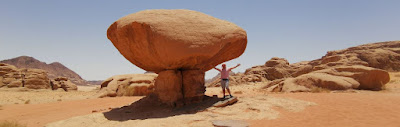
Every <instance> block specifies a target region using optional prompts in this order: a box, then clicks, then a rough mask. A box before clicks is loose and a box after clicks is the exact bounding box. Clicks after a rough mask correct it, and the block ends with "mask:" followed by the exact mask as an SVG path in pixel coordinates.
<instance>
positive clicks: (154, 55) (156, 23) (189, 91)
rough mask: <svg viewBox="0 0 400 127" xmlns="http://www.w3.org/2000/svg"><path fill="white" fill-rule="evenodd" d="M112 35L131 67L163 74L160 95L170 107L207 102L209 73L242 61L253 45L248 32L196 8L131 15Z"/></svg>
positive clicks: (115, 25)
mask: <svg viewBox="0 0 400 127" xmlns="http://www.w3.org/2000/svg"><path fill="white" fill-rule="evenodd" d="M107 37H108V39H110V40H111V42H112V43H113V44H114V46H115V47H116V48H117V49H118V51H119V52H120V53H121V54H122V55H123V56H124V57H125V58H126V59H128V60H129V61H130V62H131V63H133V64H135V65H136V66H138V67H140V68H142V69H144V70H146V71H151V72H155V73H157V74H159V75H158V78H157V80H156V83H155V92H156V94H157V95H158V97H159V99H160V101H161V102H163V103H166V104H168V105H180V103H182V101H185V102H183V103H192V101H196V100H202V99H201V98H202V97H203V96H204V89H205V88H204V73H205V71H207V70H209V69H211V68H213V67H215V66H216V65H218V64H220V63H222V62H225V61H228V60H231V59H234V58H237V57H239V56H240V55H241V54H242V53H243V52H244V50H245V49H246V45H247V34H246V31H244V30H243V29H242V28H240V27H238V26H236V25H235V24H233V23H230V22H228V21H224V20H220V19H217V18H214V17H212V16H209V15H206V14H203V13H200V12H196V11H191V10H145V11H140V12H137V13H134V14H130V15H128V16H125V17H122V18H120V19H118V20H117V21H116V22H114V23H113V24H112V25H111V26H110V27H109V28H108V30H107ZM193 74H195V75H193ZM201 79H202V80H201Z"/></svg>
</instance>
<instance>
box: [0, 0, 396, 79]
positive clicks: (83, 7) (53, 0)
mask: <svg viewBox="0 0 400 127" xmlns="http://www.w3.org/2000/svg"><path fill="white" fill-rule="evenodd" d="M146 9H190V10H196V11H200V12H203V13H206V14H208V15H211V16H214V17H217V18H220V19H223V20H228V21H230V22H233V23H235V24H237V25H239V26H240V27H242V28H243V29H245V30H246V31H247V35H248V45H247V49H246V51H245V53H244V54H243V55H242V56H240V57H239V58H237V59H235V60H232V61H229V62H228V63H227V65H228V66H234V65H235V64H237V63H241V64H242V66H240V67H239V68H237V69H236V70H235V72H238V71H240V72H243V71H245V69H247V68H250V67H252V66H255V65H261V64H264V63H265V62H266V61H267V60H269V59H270V58H271V57H274V56H276V57H283V58H286V59H288V60H289V62H290V63H294V62H299V61H307V60H313V59H317V58H320V57H321V56H323V55H325V53H326V52H327V51H329V50H338V49H343V48H347V47H351V46H356V45H360V44H365V43H371V42H379V41H389V40H400V30H399V28H400V1H398V0H392V1H391V0H274V1H268V0H264V1H257V0H252V1H244V0H230V1H227V0H226V1H223V0H202V1H188V0H170V1H166V0H163V1H161V0H160V1H153V0H147V1H134V0H119V1H111V0H85V1H83V0H68V1H66V0H65V1H61V0H1V1H0V60H2V59H9V58H14V57H17V56H21V55H28V56H32V57H35V58H37V59H39V60H41V61H44V62H47V63H51V62H55V61H58V62H61V63H62V64H64V65H65V66H67V67H68V68H70V69H72V70H73V71H75V72H77V73H78V74H80V75H81V76H82V77H83V78H84V79H87V80H103V79H106V78H108V77H110V76H112V75H117V74H127V73H143V72H144V71H143V70H141V69H140V68H137V67H136V66H135V65H133V64H131V63H130V62H129V61H127V60H126V59H125V58H124V57H123V56H122V55H120V54H119V52H118V51H117V49H116V48H115V47H114V46H113V45H112V43H111V42H110V41H109V40H108V39H107V36H106V30H107V28H108V27H109V25H111V24H112V23H113V22H114V21H115V20H117V19H119V18H121V17H123V16H125V15H128V14H130V13H134V12H138V11H141V10H146ZM216 74H217V71H215V70H211V71H208V72H207V73H206V77H207V78H210V77H213V76H214V75H216Z"/></svg>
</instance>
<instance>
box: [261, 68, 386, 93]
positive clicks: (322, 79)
mask: <svg viewBox="0 0 400 127" xmlns="http://www.w3.org/2000/svg"><path fill="white" fill-rule="evenodd" d="M389 80H390V77H389V73H388V72H387V71H384V70H381V69H376V68H371V67H366V66H360V65H354V66H336V67H332V68H329V69H323V70H319V71H314V72H311V73H308V74H304V75H301V76H298V77H295V78H287V79H282V80H276V81H273V82H270V83H269V84H268V85H267V86H265V87H264V88H265V89H268V90H269V91H272V92H314V91H315V90H316V89H318V88H323V89H328V90H347V89H365V90H381V88H382V87H383V85H385V84H386V83H388V82H389ZM317 92H318V91H317Z"/></svg>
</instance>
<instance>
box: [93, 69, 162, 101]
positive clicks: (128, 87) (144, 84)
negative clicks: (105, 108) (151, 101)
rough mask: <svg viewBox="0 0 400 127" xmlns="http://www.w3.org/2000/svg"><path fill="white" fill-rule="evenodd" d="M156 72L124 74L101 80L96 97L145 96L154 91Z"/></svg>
mask: <svg viewBox="0 0 400 127" xmlns="http://www.w3.org/2000/svg"><path fill="white" fill-rule="evenodd" d="M156 78H157V74H151V73H150V74H126V75H116V76H112V77H110V78H108V79H106V80H104V81H103V83H102V84H101V89H100V91H99V92H98V94H97V96H98V97H107V96H108V97H115V96H146V95H149V94H150V93H153V92H154V82H155V80H156Z"/></svg>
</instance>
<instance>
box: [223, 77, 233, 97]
mask: <svg viewBox="0 0 400 127" xmlns="http://www.w3.org/2000/svg"><path fill="white" fill-rule="evenodd" d="M225 88H226V90H228V93H229V96H231V97H232V94H231V90H230V89H229V80H228V81H227V82H226V83H225ZM224 96H225V94H224Z"/></svg>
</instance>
